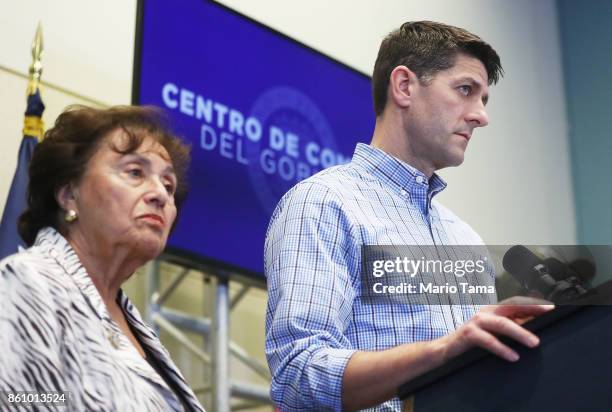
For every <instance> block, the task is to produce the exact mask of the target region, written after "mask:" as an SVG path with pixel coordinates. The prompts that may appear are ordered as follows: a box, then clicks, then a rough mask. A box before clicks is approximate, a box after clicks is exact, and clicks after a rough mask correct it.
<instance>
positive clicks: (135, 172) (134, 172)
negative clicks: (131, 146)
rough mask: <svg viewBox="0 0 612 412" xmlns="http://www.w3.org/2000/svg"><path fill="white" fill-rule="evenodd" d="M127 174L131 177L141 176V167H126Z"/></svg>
mask: <svg viewBox="0 0 612 412" xmlns="http://www.w3.org/2000/svg"><path fill="white" fill-rule="evenodd" d="M127 174H128V175H129V176H131V177H142V176H143V172H142V169H140V168H138V167H134V168H132V169H128V170H127Z"/></svg>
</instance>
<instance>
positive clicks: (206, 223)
mask: <svg viewBox="0 0 612 412" xmlns="http://www.w3.org/2000/svg"><path fill="white" fill-rule="evenodd" d="M143 6H144V14H143V23H142V43H141V56H140V62H141V64H140V73H137V74H136V75H137V76H138V74H139V75H140V90H139V96H138V98H139V101H138V102H137V103H139V104H153V105H156V106H160V107H162V108H164V109H165V111H167V113H168V114H169V116H170V118H171V121H172V126H173V128H174V130H175V131H176V132H177V133H178V134H179V135H181V136H182V137H183V138H185V139H186V140H187V141H189V142H190V144H191V147H192V164H191V167H190V171H189V185H190V193H189V197H188V199H187V202H186V203H185V204H184V206H183V209H182V210H181V213H180V216H179V222H178V224H177V227H176V229H175V231H174V232H173V234H172V235H171V237H170V239H169V242H168V246H169V250H170V251H175V252H178V253H181V252H183V253H186V254H188V255H189V256H192V257H196V258H198V259H202V260H203V261H206V262H209V263H212V264H213V265H215V264H217V265H219V266H220V267H224V268H226V269H227V268H229V269H231V270H235V271H238V272H242V273H245V274H247V275H253V276H256V277H260V276H262V275H263V246H264V239H265V232H266V229H267V226H268V222H269V219H270V216H271V214H272V211H273V208H274V205H275V204H276V203H277V202H278V200H280V198H281V197H282V195H283V194H284V193H285V192H286V191H287V190H289V189H290V188H291V187H292V186H293V185H294V184H295V183H297V182H298V181H299V180H300V179H301V177H303V176H298V173H297V172H295V173H293V174H292V173H290V172H291V170H292V169H291V165H290V164H293V167H294V169H295V170H297V167H298V166H297V164H298V163H299V164H301V167H302V170H304V168H305V166H304V165H306V166H308V169H309V170H310V172H309V173H310V174H312V173H314V172H316V171H317V170H319V169H321V168H322V167H323V166H322V165H321V164H318V165H313V164H312V157H314V158H316V157H317V156H316V155H317V154H318V155H320V154H321V152H322V151H323V149H327V153H328V154H329V153H334V154H335V155H340V156H338V158H344V159H345V161H346V160H348V159H350V157H351V156H352V153H353V151H354V148H355V145H356V143H357V142H369V140H370V138H371V134H372V130H373V125H374V113H373V109H372V99H371V92H370V80H369V78H368V77H367V76H366V75H364V74H361V73H358V72H357V71H355V70H352V69H350V68H348V67H346V66H344V65H342V64H340V63H338V62H335V61H333V60H332V59H330V58H328V57H326V56H324V55H322V54H320V53H318V52H316V51H314V50H312V49H309V48H307V47H305V46H303V45H301V44H299V43H298V42H296V41H294V40H291V39H289V38H287V37H285V36H283V35H281V34H278V33H276V32H274V31H273V30H271V29H269V28H266V27H264V26H262V25H260V24H258V23H256V22H253V21H251V20H249V19H248V18H246V17H244V16H241V15H239V14H238V13H235V12H233V11H231V10H228V9H226V8H225V7H223V6H220V5H218V4H215V3H213V2H209V1H202V0H183V1H180V2H168V1H161V0H147V1H144V5H143ZM313 24H316V22H313ZM168 84H171V85H172V94H171V101H172V102H174V105H175V106H176V107H170V106H172V105H169V104H168V99H166V100H165V99H164V97H163V90H164V87H165V86H166V85H168ZM180 89H184V90H187V94H188V95H189V94H191V96H193V95H195V96H200V97H201V98H202V99H210V100H211V101H212V102H219V103H221V104H223V105H224V106H226V107H228V108H231V109H234V110H235V111H237V112H239V113H240V114H241V115H242V116H243V118H248V117H253V118H255V119H256V120H257V121H258V122H259V124H260V126H261V130H262V132H261V137H260V140H259V141H257V142H254V141H252V140H250V139H249V138H248V137H247V136H246V135H243V136H240V135H238V134H237V133H231V132H229V130H228V128H227V125H228V116H225V119H224V120H225V123H224V125H225V126H224V127H219V124H218V123H217V118H216V117H213V120H212V121H211V122H207V121H206V119H204V118H197V117H196V116H195V115H190V114H189V112H190V111H191V110H189V109H190V108H191V106H190V104H189V103H187V104H186V106H185V107H186V108H187V110H182V109H181V103H180V98H181V97H180V92H177V90H180ZM188 97H189V96H188ZM203 125H206V127H208V129H209V130H210V129H212V130H213V131H214V133H215V134H216V136H217V143H216V146H215V147H214V148H213V149H210V146H207V147H208V149H210V150H208V149H204V148H203V147H202V128H203ZM271 126H275V127H277V128H278V129H280V130H282V132H283V134H284V135H287V134H293V135H295V136H298V137H299V144H298V145H296V147H294V149H296V150H293V151H291V154H289V153H287V152H286V151H284V149H283V150H275V149H271V148H270V144H269V130H270V127H271ZM223 132H225V133H227V134H228V135H231V136H230V138H228V139H229V140H228V141H230V142H231V144H226V145H225V148H224V150H223V154H222V153H221V148H220V146H221V143H220V140H221V139H220V136H221V134H222V133H223ZM208 137H210V135H208ZM226 137H227V135H226ZM238 142H240V143H238ZM209 143H210V142H209ZM226 143H227V142H226ZM309 144H311V145H315V147H318V148H319V150H318V151H313V152H312V153H314V155H313V156H311V157H310V158H309V157H308V156H307V155H306V148H307V147H308V146H309ZM238 145H240V149H241V150H238V148H237V146H238ZM264 152H265V153H267V155H271V156H269V157H267V158H266V159H267V161H269V162H268V163H266V164H275V169H276V170H275V171H274V172H271V171H270V170H272V169H270V167H271V166H266V167H265V168H264V167H262V166H261V162H262V153H264ZM296 152H297V155H296ZM281 158H284V161H283V162H282V165H281V167H282V168H283V173H282V174H281V173H280V172H278V167H279V164H278V162H279V161H280V159H281ZM238 159H241V160H240V161H239V160H238ZM318 161H319V163H320V162H321V159H320V158H319V159H318ZM246 162H248V164H244V163H246ZM264 169H265V170H264Z"/></svg>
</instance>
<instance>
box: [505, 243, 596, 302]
mask: <svg viewBox="0 0 612 412" xmlns="http://www.w3.org/2000/svg"><path fill="white" fill-rule="evenodd" d="M502 264H503V266H504V269H506V271H507V272H508V273H510V274H511V275H512V276H514V278H515V279H516V280H518V282H519V283H520V284H521V286H523V288H525V289H526V290H536V291H538V292H540V293H541V294H542V295H543V296H544V297H545V298H546V299H547V300H550V301H552V302H554V303H563V302H568V301H571V300H572V299H575V298H577V297H578V296H580V295H582V294H584V293H586V289H585V288H584V287H583V286H582V285H581V282H580V280H579V279H578V277H577V276H572V274H571V269H570V268H569V267H568V266H567V265H565V264H563V263H562V262H560V261H559V260H557V259H555V258H548V259H546V260H542V259H540V258H539V257H537V256H536V255H534V254H533V252H531V251H530V250H529V249H527V248H526V247H525V246H520V245H517V246H513V247H511V248H510V249H508V251H507V252H506V253H505V255H504V258H503V262H502Z"/></svg>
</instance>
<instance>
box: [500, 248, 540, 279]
mask: <svg viewBox="0 0 612 412" xmlns="http://www.w3.org/2000/svg"><path fill="white" fill-rule="evenodd" d="M540 263H542V261H541V260H540V258H538V257H537V256H536V255H534V254H533V252H532V251H531V250H529V249H527V248H526V247H525V246H522V245H516V246H512V247H511V248H510V249H508V251H507V252H506V253H505V254H504V258H503V260H502V265H503V266H504V269H506V271H507V272H508V273H510V274H512V275H513V276H514V277H516V278H517V279H518V280H519V281H521V282H529V280H530V276H531V275H530V273H531V270H532V269H533V267H534V266H536V265H539V264H540Z"/></svg>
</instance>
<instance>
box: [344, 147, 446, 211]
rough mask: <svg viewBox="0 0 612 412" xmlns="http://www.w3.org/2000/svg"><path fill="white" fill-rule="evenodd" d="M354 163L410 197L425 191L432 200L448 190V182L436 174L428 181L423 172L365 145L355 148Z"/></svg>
mask: <svg viewBox="0 0 612 412" xmlns="http://www.w3.org/2000/svg"><path fill="white" fill-rule="evenodd" d="M352 163H353V164H354V165H356V166H357V167H359V168H361V169H364V170H365V171H366V172H368V173H369V174H370V175H372V176H374V177H375V178H377V179H379V180H382V181H384V182H386V183H387V184H389V185H390V186H391V187H393V188H394V189H396V190H399V191H402V190H403V191H406V192H407V193H408V194H409V195H412V194H416V193H419V192H421V191H422V190H424V189H425V190H426V192H427V197H428V198H429V199H430V200H431V198H433V196H435V195H436V194H438V193H440V192H441V191H442V190H444V188H446V182H445V181H444V179H442V178H441V177H440V176H439V175H437V174H436V173H434V174H433V175H432V176H431V178H429V179H428V178H427V176H426V175H425V174H424V173H423V172H421V171H420V170H417V169H416V168H414V167H412V166H410V165H409V164H408V163H406V162H403V161H401V160H400V159H397V158H395V157H393V156H391V155H390V154H388V153H386V152H384V151H383V150H381V149H378V148H376V147H372V146H370V145H367V144H364V143H358V144H357V147H355V153H354V154H353V159H352Z"/></svg>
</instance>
